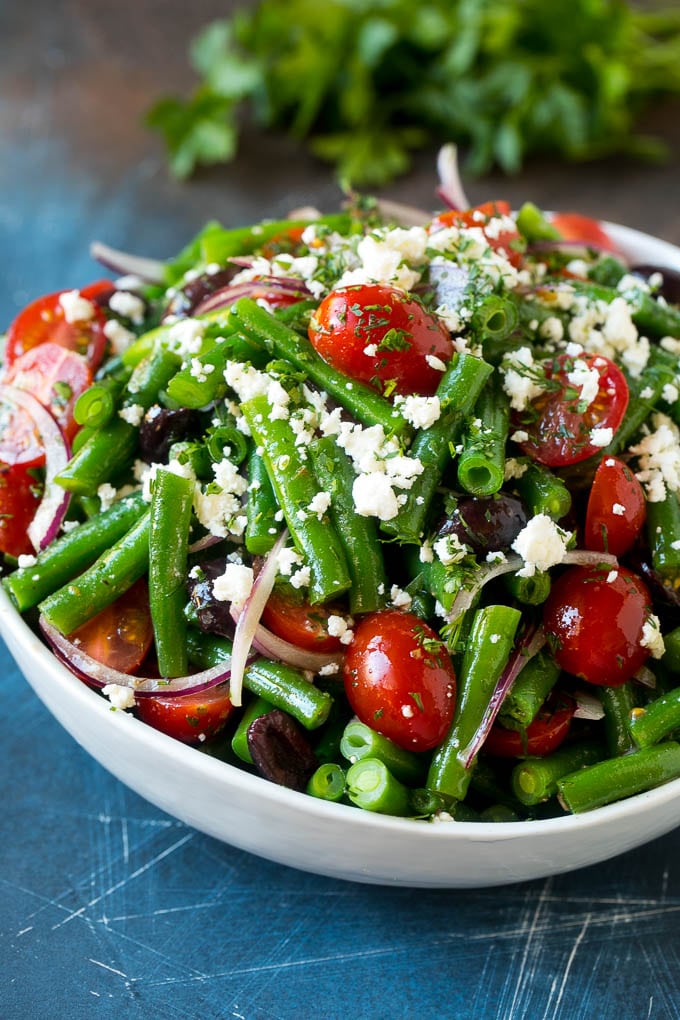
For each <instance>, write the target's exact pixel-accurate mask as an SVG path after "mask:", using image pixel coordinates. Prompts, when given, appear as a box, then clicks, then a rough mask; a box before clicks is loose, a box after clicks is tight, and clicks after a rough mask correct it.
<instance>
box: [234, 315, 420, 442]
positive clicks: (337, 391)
mask: <svg viewBox="0 0 680 1020" xmlns="http://www.w3.org/2000/svg"><path fill="white" fill-rule="evenodd" d="M232 316H233V317H234V321H235V322H237V323H238V324H239V326H240V327H241V328H242V329H243V331H244V332H245V333H246V334H247V335H248V336H249V337H251V338H253V339H255V340H259V341H260V342H261V343H264V344H265V345H266V344H271V345H272V346H273V348H274V351H275V353H276V355H277V357H279V358H284V359H285V360H286V361H290V362H291V364H292V365H294V366H295V368H298V369H300V370H301V371H303V372H305V374H306V375H307V376H308V377H309V379H311V381H312V382H314V383H316V385H317V386H319V387H320V388H321V389H322V390H325V391H326V392H327V393H329V394H330V396H331V397H333V399H334V400H336V401H337V402H338V403H339V404H341V405H342V406H343V407H344V408H346V410H348V411H349V412H350V413H351V414H352V415H353V416H354V417H355V418H356V419H357V420H358V421H360V422H362V423H363V424H365V425H382V427H383V429H384V430H385V432H386V433H393V432H394V433H399V434H401V433H404V432H407V431H408V425H407V423H406V420H405V418H403V417H402V415H401V414H399V412H398V411H396V410H395V409H394V407H393V406H392V404H390V403H389V401H387V400H385V398H384V397H382V396H380V394H379V393H377V392H376V391H375V390H373V389H371V387H370V386H366V385H364V383H360V382H356V381H351V380H348V378H347V376H346V375H345V374H344V373H343V372H338V371H336V370H335V369H334V368H332V367H331V366H330V365H329V364H328V363H327V362H325V361H324V360H323V358H321V357H320V356H319V355H318V354H317V353H316V351H315V350H314V348H313V347H312V345H311V343H310V341H309V340H307V338H306V337H302V336H300V334H299V333H296V332H295V330H292V329H289V327H288V326H286V325H285V324H284V323H282V322H279V321H278V320H277V319H276V318H275V316H273V315H270V314H269V312H267V311H265V310H264V308H261V307H260V306H259V305H258V304H256V303H255V302H254V301H251V300H250V298H241V300H240V301H237V302H236V304H235V305H234V306H233V309H232Z"/></svg>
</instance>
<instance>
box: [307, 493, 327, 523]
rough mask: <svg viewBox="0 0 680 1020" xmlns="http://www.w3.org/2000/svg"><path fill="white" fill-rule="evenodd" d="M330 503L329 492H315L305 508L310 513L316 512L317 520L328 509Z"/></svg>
mask: <svg viewBox="0 0 680 1020" xmlns="http://www.w3.org/2000/svg"><path fill="white" fill-rule="evenodd" d="M330 505H331V494H330V492H317V494H316V496H315V497H314V499H313V500H312V501H311V503H310V504H309V506H308V507H307V509H308V510H309V512H310V514H316V516H317V517H318V519H319V520H321V518H322V517H323V515H324V514H325V513H326V511H327V510H328V508H329V506H330Z"/></svg>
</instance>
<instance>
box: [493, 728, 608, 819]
mask: <svg viewBox="0 0 680 1020" xmlns="http://www.w3.org/2000/svg"><path fill="white" fill-rule="evenodd" d="M605 753H606V752H605V749H604V748H603V746H602V744H599V743H595V742H590V743H580V744H571V745H569V746H568V747H561V748H559V750H557V751H553V753H552V754H549V755H547V756H546V757H545V758H533V757H532V758H525V759H524V760H523V761H521V762H519V763H518V764H517V765H515V767H514V769H513V770H512V789H513V793H514V794H515V796H516V797H517V799H518V800H519V801H520V802H521V803H522V804H524V805H525V806H526V807H533V805H534V804H542V803H544V802H545V801H547V800H550V798H551V797H554V796H555V794H556V793H557V781H558V780H559V779H562V777H563V776H568V775H569V774H570V773H572V772H576V771H577V770H578V769H582V768H584V767H585V766H586V765H594V764H595V763H596V762H598V761H602V759H603V758H604V757H605Z"/></svg>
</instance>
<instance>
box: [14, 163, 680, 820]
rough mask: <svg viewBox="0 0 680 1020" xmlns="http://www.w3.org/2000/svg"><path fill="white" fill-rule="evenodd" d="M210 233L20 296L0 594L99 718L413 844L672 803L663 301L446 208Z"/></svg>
mask: <svg viewBox="0 0 680 1020" xmlns="http://www.w3.org/2000/svg"><path fill="white" fill-rule="evenodd" d="M440 165H441V169H442V172H443V186H442V190H441V192H440V193H441V195H442V198H443V200H444V201H445V202H446V204H447V205H448V208H446V209H445V210H444V211H441V212H439V213H437V214H436V215H434V216H430V215H426V214H424V213H420V212H419V211H418V210H410V209H403V208H397V209H395V207H387V206H386V205H382V204H381V203H380V202H377V201H374V200H370V199H365V198H357V197H353V198H352V199H351V201H350V202H349V203H348V205H347V207H346V208H345V209H344V210H343V211H342V212H339V213H335V214H332V215H328V216H323V215H321V214H319V213H317V212H316V211H314V210H302V211H300V213H299V215H297V214H296V215H294V216H293V217H291V218H290V219H288V220H284V221H279V222H264V223H261V224H257V225H255V226H251V227H245V228H239V229H225V228H223V227H222V226H220V225H219V224H216V223H211V224H208V226H207V227H206V228H205V229H204V230H203V231H201V233H200V234H199V235H198V236H197V237H196V238H195V239H194V240H193V241H192V242H191V244H189V245H188V247H187V248H186V249H185V250H184V251H182V252H181V253H180V254H179V255H178V256H177V258H176V259H174V260H172V261H170V262H168V263H158V262H155V261H153V260H149V259H143V258H139V257H136V256H128V255H126V254H123V253H120V252H115V251H113V250H112V249H109V248H107V247H106V246H103V245H97V246H95V248H94V252H95V254H96V255H97V256H98V257H99V258H100V260H101V261H103V262H104V263H105V264H106V265H107V266H108V267H109V268H110V269H113V270H114V272H116V273H119V274H120V273H123V274H124V275H122V276H119V278H118V279H116V280H115V281H111V280H99V281H97V282H96V283H94V284H91V285H89V286H87V287H84V288H82V289H81V290H71V291H62V292H59V293H56V294H51V295H47V296H45V297H42V298H40V299H38V300H37V301H35V302H33V303H32V304H31V305H29V306H28V307H27V308H26V309H24V310H23V311H22V312H21V313H20V314H19V315H18V316H17V318H16V319H15V320H14V322H13V323H12V324H11V326H10V328H9V331H8V333H7V338H6V345H5V353H4V368H3V374H2V382H1V383H0V402H1V408H2V429H1V433H0V471H1V473H2V481H3V484H2V486H1V487H0V502H1V506H0V551H2V553H3V554H4V559H5V570H4V576H3V580H2V583H3V585H4V587H5V589H6V591H7V592H8V594H9V596H10V598H11V599H12V600H13V602H14V604H15V605H16V607H17V609H18V610H19V611H20V612H21V613H23V614H25V615H26V618H27V619H28V620H29V622H31V623H32V624H33V625H35V626H36V627H39V628H40V630H41V632H42V634H43V635H44V637H45V639H46V640H47V641H48V642H49V644H50V646H51V647H52V648H53V650H54V652H55V654H56V655H57V656H58V657H59V658H60V659H61V660H62V661H64V662H65V663H66V664H67V665H68V667H69V668H70V669H71V670H72V671H73V672H74V674H75V675H76V676H78V677H79V678H81V679H82V680H83V681H84V682H86V683H88V684H89V685H91V686H93V687H95V688H97V689H100V690H101V692H102V694H103V695H104V696H105V697H107V698H108V699H109V701H110V703H111V706H112V708H115V709H116V710H118V711H131V712H134V713H135V714H136V715H137V716H138V717H139V718H140V719H142V720H143V721H144V722H146V723H147V724H149V725H151V726H154V727H157V728H158V729H160V730H162V731H163V732H165V733H167V734H168V735H169V736H171V737H174V738H175V739H178V740H181V741H184V742H186V743H190V744H194V745H196V747H197V748H199V749H200V750H202V751H204V752H205V753H210V754H213V755H216V756H218V757H221V758H223V759H225V760H226V761H229V762H232V763H234V764H238V765H239V766H240V767H242V768H246V769H250V770H254V771H255V772H257V773H258V774H260V775H262V776H263V777H264V778H266V779H268V780H270V781H273V782H275V783H280V784H282V785H285V786H288V787H290V788H293V789H296V790H300V791H307V792H308V793H309V794H311V795H312V796H315V797H321V798H324V799H328V800H334V801H339V802H345V803H352V804H355V805H357V806H358V807H361V808H364V809H367V810H370V811H378V812H383V813H387V814H394V815H401V816H405V817H413V818H421V819H430V820H433V821H455V820H460V819H463V820H478V821H506V820H518V819H532V818H536V817H545V816H546V814H556V813H560V812H564V811H574V812H579V811H585V810H589V809H592V808H595V807H598V806H600V805H603V804H606V803H609V802H611V801H613V800H617V799H619V798H622V797H626V796H629V795H631V794H634V793H638V792H641V791H643V790H646V789H649V788H650V787H652V786H656V785H659V784H660V783H662V782H665V781H667V780H669V779H671V778H675V777H678V776H680V745H679V744H678V743H677V742H676V741H675V740H674V739H673V738H674V735H675V732H676V730H677V729H678V727H680V428H679V425H680V401H679V399H678V398H679V395H680V308H678V305H677V304H676V302H677V301H678V299H680V276H679V275H678V274H677V273H675V272H673V271H671V270H666V269H659V268H657V267H653V266H636V265H633V264H631V263H630V260H629V259H628V258H626V257H625V256H624V254H623V253H622V252H620V251H618V250H617V246H616V244H615V242H614V240H613V239H612V237H610V235H609V233H608V232H607V229H606V227H605V226H603V225H602V224H600V223H598V222H595V221H593V220H590V219H587V218H585V217H582V216H578V215H576V214H545V213H543V212H541V211H540V210H539V209H537V208H536V207H535V206H533V205H532V204H529V203H527V204H526V205H525V206H524V207H523V208H522V209H520V211H519V212H518V213H517V214H513V213H512V212H511V210H510V207H509V206H508V205H507V203H505V202H503V201H493V202H486V203H484V204H482V205H480V206H477V207H475V208H468V207H467V205H468V203H467V200H466V199H465V197H464V195H463V193H462V188H461V187H460V184H459V182H458V181H457V180H456V178H455V171H453V170H452V168H451V165H450V164H447V162H446V159H445V158H444V159H443V160H442V162H441V164H440Z"/></svg>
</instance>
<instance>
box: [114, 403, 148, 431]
mask: <svg viewBox="0 0 680 1020" xmlns="http://www.w3.org/2000/svg"><path fill="white" fill-rule="evenodd" d="M118 417H119V418H122V419H123V421H126V422H127V423H128V425H134V426H135V427H136V428H138V427H139V426H140V425H141V424H142V418H143V417H144V408H143V407H142V405H141V404H130V405H129V406H128V407H121V409H120V411H119V412H118Z"/></svg>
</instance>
